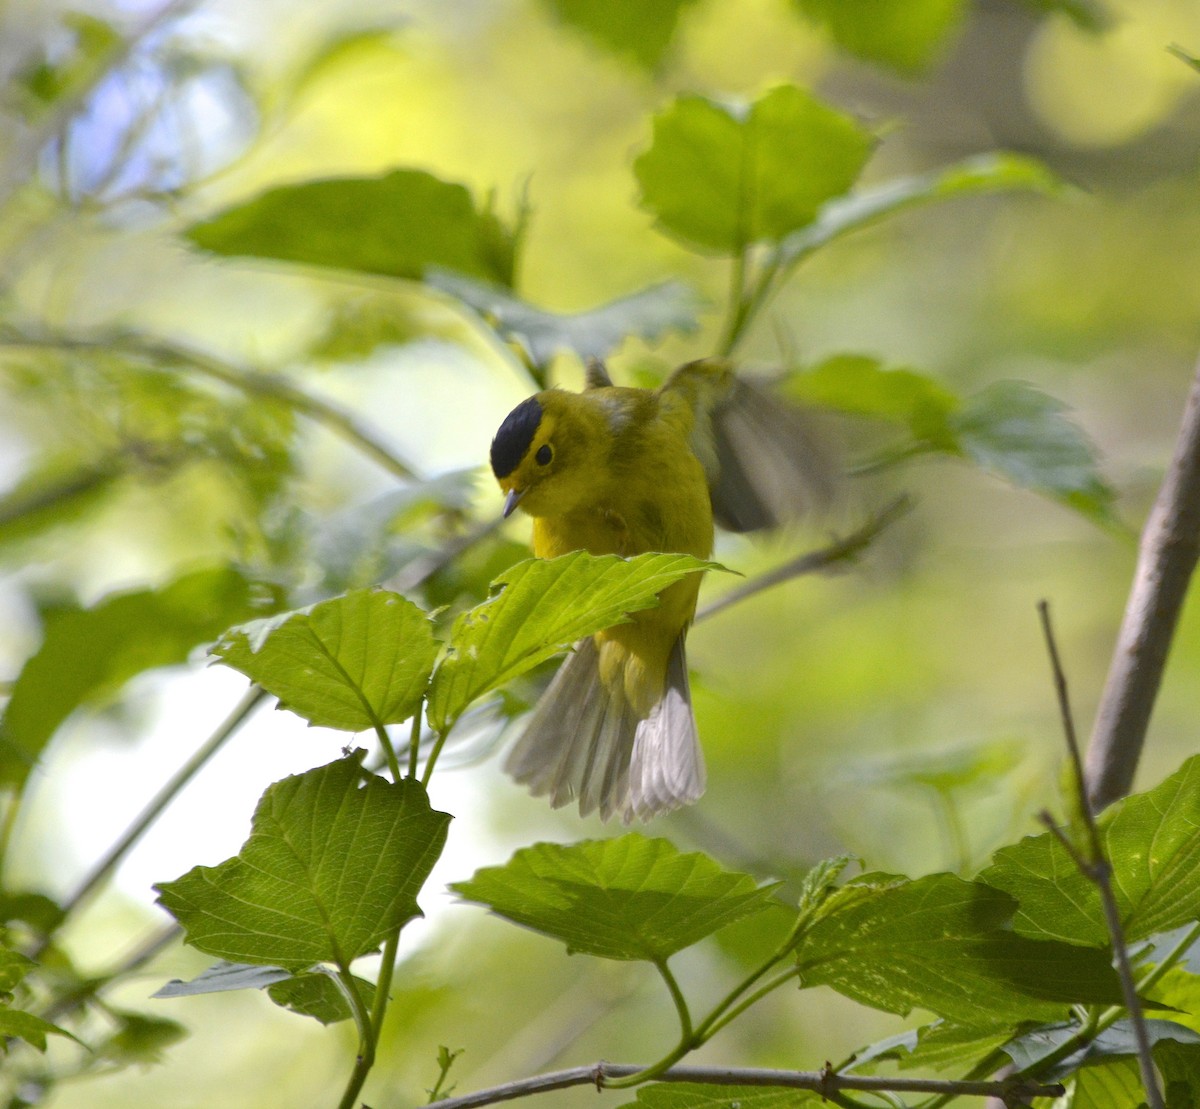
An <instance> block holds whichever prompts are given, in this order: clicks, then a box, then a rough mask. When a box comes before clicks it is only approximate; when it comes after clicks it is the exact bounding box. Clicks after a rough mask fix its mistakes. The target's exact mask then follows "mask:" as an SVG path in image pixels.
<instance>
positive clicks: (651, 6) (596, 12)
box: [545, 0, 695, 69]
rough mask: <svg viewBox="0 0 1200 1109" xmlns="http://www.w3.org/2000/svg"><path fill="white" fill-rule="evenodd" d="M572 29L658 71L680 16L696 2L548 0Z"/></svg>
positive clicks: (669, 0)
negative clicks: (600, 2)
mask: <svg viewBox="0 0 1200 1109" xmlns="http://www.w3.org/2000/svg"><path fill="white" fill-rule="evenodd" d="M545 2H546V3H547V4H548V5H549V7H550V8H551V10H552V11H553V12H554V14H555V15H557V16H558V18H559V19H560V20H562V22H563V23H566V24H567V25H568V26H571V27H575V28H577V29H578V30H580V31H582V32H583V33H584V34H585V35H587V36H588V38H590V39H592V40H593V41H595V42H596V43H598V44H599V45H600V46H602V47H603V48H604V49H606V50H611V51H612V52H613V53H615V54H620V55H622V56H623V57H627V58H630V59H632V60H633V61H634V62H636V63H637V64H638V65H640V66H643V67H645V68H646V69H654V68H655V67H656V66H657V65H658V64H659V62H661V61H662V59H663V55H664V54H665V53H666V52H667V47H668V46H669V45H670V42H671V38H672V36H673V35H674V34H675V28H676V25H677V24H678V23H679V16H680V13H681V12H682V11H683V10H684V9H685V8H688V7H691V5H692V4H694V3H695V0H650V2H647V0H605V2H604V3H603V4H597V3H596V2H595V0H545Z"/></svg>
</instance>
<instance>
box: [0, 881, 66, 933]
mask: <svg viewBox="0 0 1200 1109" xmlns="http://www.w3.org/2000/svg"><path fill="white" fill-rule="evenodd" d="M62 919H63V911H62V906H60V905H59V904H58V902H57V901H54V900H52V899H51V898H49V897H47V896H46V895H45V894H44V893H26V892H23V891H21V890H12V891H10V892H8V893H0V921H3V922H4V923H6V924H8V923H11V922H12V921H14V920H19V921H21V922H22V923H24V924H28V925H29V926H30V927H32V928H34V929H36V930H37V931H38V932H39V933H40V934H41V935H43V936H48V935H49V934H50V933H51V932H53V931H54V929H55V928H57V927H58V926H59V925H60V924H61V923H62Z"/></svg>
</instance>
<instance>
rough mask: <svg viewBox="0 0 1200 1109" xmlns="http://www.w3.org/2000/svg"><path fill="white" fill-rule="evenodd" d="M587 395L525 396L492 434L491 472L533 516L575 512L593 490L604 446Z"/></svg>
mask: <svg viewBox="0 0 1200 1109" xmlns="http://www.w3.org/2000/svg"><path fill="white" fill-rule="evenodd" d="M586 408H587V405H586V403H585V402H584V401H583V398H582V397H581V396H580V395H579V394H577V393H564V392H561V391H559V390H557V389H551V390H548V391H546V392H544V393H537V394H536V395H534V396H532V397H530V398H529V399H528V400H523V401H522V402H521V403H520V404H518V405H517V407H516V408H514V409H513V410H512V411H511V412H510V413H509V414H508V415H507V416H506V417H505V419H504V422H503V423H502V424H501V425H500V430H499V431H497V432H496V437H495V438H494V439H493V440H492V455H491V458H492V472H493V473H494V474H495V475H496V480H497V481H498V482H499V483H500V488H501V489H502V490H504V492H505V493H506V494H507V497H506V499H505V501H504V515H505V516H508V515H509V514H510V513H512V511H513V509H515V508H516V507H517V505H518V504H519V505H520V506H521V508H522V510H524V511H525V512H527V513H528V514H529V515H530V516H555V515H559V514H562V513H566V512H570V511H571V510H572V509H574V508H577V507H578V506H580V505H581V504H583V503H585V501H586V500H587V499H588V497H589V495H590V494H593V493H594V482H595V480H596V477H597V464H598V462H599V458H598V451H600V450H602V447H601V445H600V443H599V441H598V437H597V435H596V429H595V428H594V427H593V426H592V425H593V423H594V421H593V420H589V419H588V418H587V416H588V413H587V412H586V411H585V409H586Z"/></svg>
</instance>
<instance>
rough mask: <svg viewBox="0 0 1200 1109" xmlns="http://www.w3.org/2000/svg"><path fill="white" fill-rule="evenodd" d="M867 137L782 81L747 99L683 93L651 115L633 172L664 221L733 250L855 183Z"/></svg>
mask: <svg viewBox="0 0 1200 1109" xmlns="http://www.w3.org/2000/svg"><path fill="white" fill-rule="evenodd" d="M872 147H873V139H872V138H871V136H870V134H869V133H868V132H867V131H865V130H864V129H863V128H861V127H860V126H859V125H858V124H857V123H856V122H855V121H854V120H853V119H851V118H850V117H849V116H847V115H844V114H842V113H841V112H838V111H835V110H834V109H833V108H830V107H829V106H827V105H826V104H823V103H821V101H819V100H816V99H814V98H813V97H812V96H810V95H809V94H808V93H806V92H804V91H802V90H801V89H798V88H796V87H794V86H791V85H782V86H780V87H778V88H775V89H772V90H771V91H770V92H768V93H767V94H766V95H764V96H763V97H761V98H760V99H759V100H757V101H755V102H754V103H753V104H752V105H749V106H744V105H743V106H731V105H727V104H720V103H718V102H716V101H714V100H709V99H706V98H705V97H701V96H681V97H679V99H677V100H676V101H675V102H674V103H673V104H672V105H671V106H670V107H669V108H667V109H666V110H665V111H663V112H661V113H660V114H659V115H657V116H656V117H655V119H654V139H653V143H652V145H651V146H650V149H649V150H647V151H646V152H645V153H644V154H642V155H641V156H640V157H639V158H638V159H637V161H636V162H635V163H634V172H635V174H636V175H637V179H638V182H639V184H640V185H641V191H642V203H643V205H644V206H645V207H646V208H648V209H649V210H650V211H651V212H653V213H654V215H655V216H656V217H657V219H658V222H659V225H660V226H661V227H662V228H663V229H664V230H665V231H668V232H670V233H671V234H673V235H676V236H678V237H679V238H682V239H684V240H686V241H688V242H689V243H692V244H694V245H695V246H698V247H700V248H702V249H708V250H715V251H717V252H718V253H722V254H736V253H738V252H740V251H741V250H742V249H743V248H744V247H745V246H747V245H749V244H751V243H758V242H779V241H780V240H781V239H784V238H785V237H786V236H787V235H789V234H791V233H792V232H794V231H797V230H798V229H799V228H802V227H805V226H806V225H808V224H809V223H811V222H812V221H813V219H814V218H815V217H816V215H817V212H818V210H819V209H820V208H821V206H822V205H823V204H825V203H826V201H828V200H829V199H830V198H832V197H835V196H839V195H840V194H842V193H844V192H845V191H846V190H847V189H848V188H849V187H850V186H851V185H852V184H853V183H854V181H855V180H856V179H857V177H858V175H859V173H860V172H861V170H862V168H863V166H864V164H865V163H866V161H867V158H868V157H870V154H871V150H872Z"/></svg>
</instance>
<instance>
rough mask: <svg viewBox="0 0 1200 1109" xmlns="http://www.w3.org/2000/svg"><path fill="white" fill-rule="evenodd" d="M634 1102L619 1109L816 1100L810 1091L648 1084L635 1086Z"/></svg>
mask: <svg viewBox="0 0 1200 1109" xmlns="http://www.w3.org/2000/svg"><path fill="white" fill-rule="evenodd" d="M636 1093H637V1100H636V1101H629V1102H626V1103H625V1104H624V1105H622V1106H621V1107H620V1109H731V1107H733V1106H736V1107H737V1109H790V1106H793V1105H811V1104H812V1103H813V1102H814V1101H817V1100H819V1099H820V1096H821V1095H820V1094H818V1093H816V1092H815V1091H814V1090H788V1089H781V1088H780V1087H778V1086H775V1087H772V1086H710V1085H708V1084H707V1083H699V1082H651V1083H649V1084H647V1085H645V1086H639V1087H638V1088H637V1090H636Z"/></svg>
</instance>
